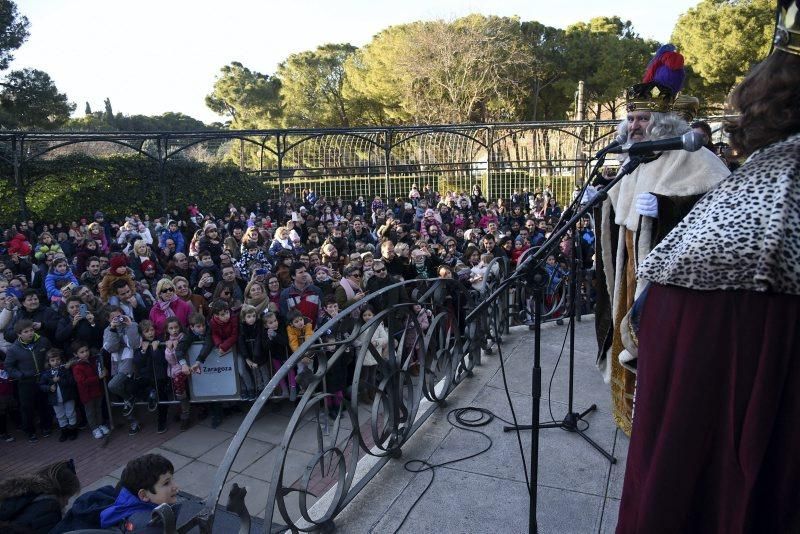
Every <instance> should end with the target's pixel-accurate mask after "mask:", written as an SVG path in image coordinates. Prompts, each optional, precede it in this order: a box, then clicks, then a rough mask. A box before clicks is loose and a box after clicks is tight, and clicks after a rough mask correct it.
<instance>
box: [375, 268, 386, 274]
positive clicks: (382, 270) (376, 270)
mask: <svg viewBox="0 0 800 534" xmlns="http://www.w3.org/2000/svg"><path fill="white" fill-rule="evenodd" d="M372 272H374V273H375V274H380V273H385V272H386V269H373V271H372Z"/></svg>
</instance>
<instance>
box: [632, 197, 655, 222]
mask: <svg viewBox="0 0 800 534" xmlns="http://www.w3.org/2000/svg"><path fill="white" fill-rule="evenodd" d="M636 212H637V213H638V214H639V215H642V216H644V217H652V218H654V219H655V218H658V199H657V198H656V196H655V195H654V194H652V193H639V195H638V196H637V197H636Z"/></svg>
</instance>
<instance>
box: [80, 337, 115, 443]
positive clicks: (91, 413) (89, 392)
mask: <svg viewBox="0 0 800 534" xmlns="http://www.w3.org/2000/svg"><path fill="white" fill-rule="evenodd" d="M71 349H72V354H74V355H75V358H76V359H77V361H76V362H75V363H74V364H73V365H72V376H73V377H74V378H75V383H76V384H77V386H78V398H80V400H81V404H83V409H84V411H85V412H86V422H87V423H88V425H89V428H91V429H92V436H94V438H95V439H102V438H103V437H104V436H107V435H108V434H109V433H110V432H111V431H110V430H109V429H108V427H107V426H106V425H104V424H102V422H103V414H102V410H103V384H102V383H101V382H100V380H101V379H103V378H105V376H106V371H105V369H100V372H99V374H98V369H97V365H96V364H95V361H94V358H92V356H91V354H90V352H89V344H88V343H86V342H85V341H81V340H80V339H79V340H76V341H74V342H73V343H72V346H71Z"/></svg>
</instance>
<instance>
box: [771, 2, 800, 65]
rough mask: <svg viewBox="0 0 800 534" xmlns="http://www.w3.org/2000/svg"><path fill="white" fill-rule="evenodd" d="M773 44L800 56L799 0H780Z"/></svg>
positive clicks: (779, 48)
mask: <svg viewBox="0 0 800 534" xmlns="http://www.w3.org/2000/svg"><path fill="white" fill-rule="evenodd" d="M772 44H773V45H774V47H775V48H776V49H778V50H782V51H784V52H788V53H789V54H795V55H798V56H800V13H799V12H798V2H797V0H793V1H792V0H790V1H789V2H788V3H787V2H786V1H785V0H784V1H782V2H778V12H777V16H776V23H775V37H774V38H773V40H772Z"/></svg>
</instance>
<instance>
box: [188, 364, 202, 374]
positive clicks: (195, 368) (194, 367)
mask: <svg viewBox="0 0 800 534" xmlns="http://www.w3.org/2000/svg"><path fill="white" fill-rule="evenodd" d="M191 370H192V372H193V373H194V374H196V375H199V374H202V373H203V368H202V367H200V362H196V363H195V364H194V365H192V367H191Z"/></svg>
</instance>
